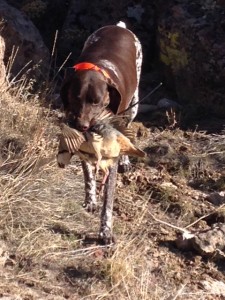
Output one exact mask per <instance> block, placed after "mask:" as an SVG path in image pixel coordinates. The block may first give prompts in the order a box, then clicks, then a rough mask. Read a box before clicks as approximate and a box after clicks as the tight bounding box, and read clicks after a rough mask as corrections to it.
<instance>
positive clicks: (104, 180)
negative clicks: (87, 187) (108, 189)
mask: <svg viewBox="0 0 225 300" xmlns="http://www.w3.org/2000/svg"><path fill="white" fill-rule="evenodd" d="M108 176H109V170H108V169H107V170H105V171H104V175H103V179H102V182H101V183H100V186H99V192H98V195H99V197H101V195H102V194H103V190H104V186H105V183H106V180H107V178H108Z"/></svg>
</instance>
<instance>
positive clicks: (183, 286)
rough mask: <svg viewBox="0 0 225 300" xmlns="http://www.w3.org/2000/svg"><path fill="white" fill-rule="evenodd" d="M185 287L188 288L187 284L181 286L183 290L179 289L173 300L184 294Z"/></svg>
mask: <svg viewBox="0 0 225 300" xmlns="http://www.w3.org/2000/svg"><path fill="white" fill-rule="evenodd" d="M185 286H186V284H183V285H182V286H181V288H180V289H179V291H178V292H177V294H176V295H175V297H174V298H173V299H172V300H176V299H177V297H179V296H180V295H181V294H182V292H183V290H184V288H185Z"/></svg>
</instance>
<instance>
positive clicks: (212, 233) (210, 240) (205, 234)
mask: <svg viewBox="0 0 225 300" xmlns="http://www.w3.org/2000/svg"><path fill="white" fill-rule="evenodd" d="M175 242H176V245H177V247H178V248H180V249H182V250H195V251H197V252H198V253H199V254H200V255H202V256H205V257H214V258H222V259H224V258H225V253H224V249H225V224H223V223H216V224H213V225H212V227H211V228H209V229H205V230H201V231H198V232H195V233H194V234H191V233H190V235H189V236H187V235H184V234H183V235H180V234H179V236H178V238H177V240H176V241H175Z"/></svg>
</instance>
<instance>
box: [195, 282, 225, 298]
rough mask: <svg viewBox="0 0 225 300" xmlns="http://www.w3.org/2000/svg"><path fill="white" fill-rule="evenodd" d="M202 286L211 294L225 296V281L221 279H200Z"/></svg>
mask: <svg viewBox="0 0 225 300" xmlns="http://www.w3.org/2000/svg"><path fill="white" fill-rule="evenodd" d="M200 285H201V287H202V288H203V289H204V290H205V291H207V292H208V293H210V294H211V295H215V296H216V295H218V296H222V297H225V283H224V282H222V281H219V280H215V279H212V278H209V279H207V280H202V281H200Z"/></svg>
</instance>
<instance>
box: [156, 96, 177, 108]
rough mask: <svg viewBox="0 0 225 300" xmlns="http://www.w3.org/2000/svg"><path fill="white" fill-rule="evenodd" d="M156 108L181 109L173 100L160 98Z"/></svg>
mask: <svg viewBox="0 0 225 300" xmlns="http://www.w3.org/2000/svg"><path fill="white" fill-rule="evenodd" d="M157 107H158V108H160V109H161V108H163V109H181V107H182V106H181V105H179V104H178V103H177V102H175V101H173V100H170V99H167V98H162V99H160V100H159V101H158V103H157Z"/></svg>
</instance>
